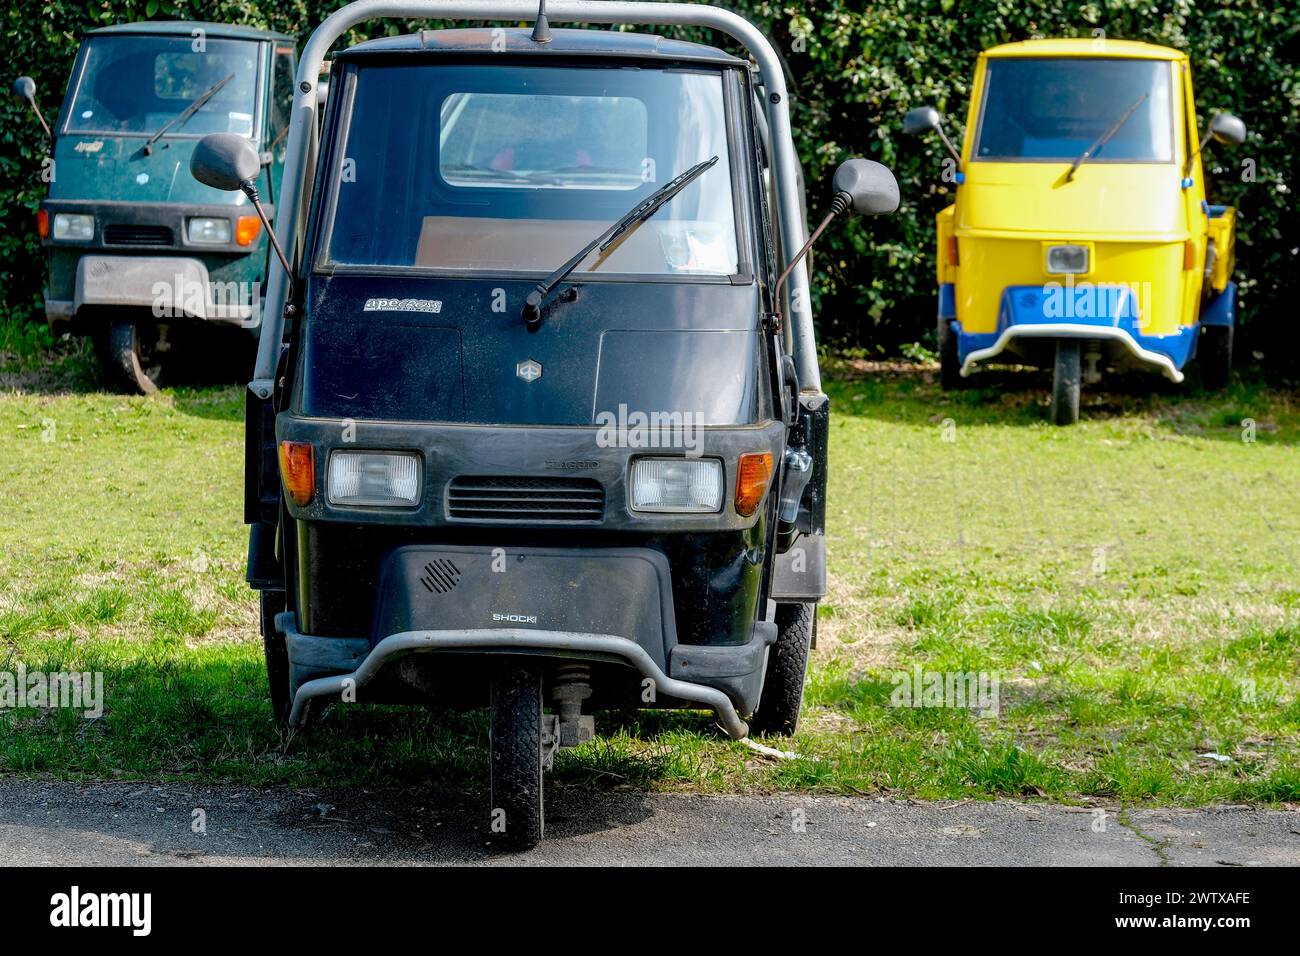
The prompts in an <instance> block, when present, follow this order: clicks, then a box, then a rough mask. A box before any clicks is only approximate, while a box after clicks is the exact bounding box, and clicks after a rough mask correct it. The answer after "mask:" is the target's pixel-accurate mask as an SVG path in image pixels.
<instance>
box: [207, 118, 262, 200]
mask: <svg viewBox="0 0 1300 956" xmlns="http://www.w3.org/2000/svg"><path fill="white" fill-rule="evenodd" d="M261 170H262V160H261V158H260V157H259V156H258V155H257V150H255V149H253V144H252V143H250V142H249V141H248V140H246V139H244V137H242V136H239V135H236V134H235V133H209V134H208V135H207V136H204V137H203V138H202V139H201V140H199V145H197V146H195V147H194V153H193V154H192V155H191V156H190V175H192V176H193V177H194V178H195V179H197V180H198V181H199V182H201V183H203V185H205V186H211V187H212V188H213V189H220V190H223V191H225V192H234V191H235V190H237V189H241V188H243V185H244V183H246V182H248V181H249V180H256V179H257V174H258V173H259V172H261Z"/></svg>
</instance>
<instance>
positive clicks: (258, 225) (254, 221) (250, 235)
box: [235, 216, 262, 246]
mask: <svg viewBox="0 0 1300 956" xmlns="http://www.w3.org/2000/svg"><path fill="white" fill-rule="evenodd" d="M261 232H262V220H260V219H258V218H257V217H256V216H240V217H239V218H238V219H236V220H235V242H237V243H239V244H240V245H241V246H251V245H252V244H253V243H255V242H256V241H257V237H258V236H259V235H260V234H261Z"/></svg>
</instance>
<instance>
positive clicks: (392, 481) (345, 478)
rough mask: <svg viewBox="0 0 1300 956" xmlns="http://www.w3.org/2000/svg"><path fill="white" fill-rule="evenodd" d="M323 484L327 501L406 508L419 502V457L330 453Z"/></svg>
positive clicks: (378, 452) (343, 452)
mask: <svg viewBox="0 0 1300 956" xmlns="http://www.w3.org/2000/svg"><path fill="white" fill-rule="evenodd" d="M325 487H326V489H327V494H328V495H329V500H330V504H335V505H391V506H395V507H410V506H412V505H416V504H419V502H420V456H419V455H416V454H412V453H409V452H382V451H336V452H334V453H332V454H331V455H330V464H329V474H328V475H327V476H326V481H325Z"/></svg>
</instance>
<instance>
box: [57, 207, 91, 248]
mask: <svg viewBox="0 0 1300 956" xmlns="http://www.w3.org/2000/svg"><path fill="white" fill-rule="evenodd" d="M53 235H54V238H55V239H69V240H76V241H82V242H87V241H89V240H91V239H93V238H95V217H94V216H83V215H78V214H75V213H67V212H58V213H55V214H54V230H53Z"/></svg>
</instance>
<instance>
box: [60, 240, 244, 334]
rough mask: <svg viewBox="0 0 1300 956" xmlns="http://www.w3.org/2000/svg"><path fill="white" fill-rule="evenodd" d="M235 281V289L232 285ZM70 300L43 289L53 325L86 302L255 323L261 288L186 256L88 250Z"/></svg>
mask: <svg viewBox="0 0 1300 956" xmlns="http://www.w3.org/2000/svg"><path fill="white" fill-rule="evenodd" d="M228 286H231V287H232V288H228ZM72 292H73V297H72V298H71V299H59V298H54V297H52V296H51V295H50V292H49V291H48V290H47V291H46V293H45V318H46V321H47V322H49V323H50V325H55V324H56V323H58V322H65V321H70V320H73V319H75V318H76V317H77V314H78V313H79V312H80V311H81V310H82V309H83V308H85V307H87V306H96V307H108V308H112V309H115V310H118V309H122V310H140V311H143V310H148V311H149V313H150V314H151V315H153V316H154V317H155V318H158V319H164V318H169V319H178V318H185V319H200V320H203V321H210V322H225V323H231V324H236V325H243V326H246V327H250V328H255V327H256V326H257V325H258V321H259V317H260V315H261V305H262V304H261V291H260V286H256V284H254V285H251V286H249V287H248V288H246V289H243V288H240V287H239V284H238V283H214V282H213V281H212V279H211V278H210V276H209V274H208V268H207V266H206V265H204V264H203V262H201V261H200V260H198V259H194V258H190V257H186V256H136V255H128V256H114V255H101V254H98V253H92V252H87V253H86V254H85V255H83V256H81V258H80V259H79V260H78V261H77V266H76V278H75V282H74V285H73V290H72Z"/></svg>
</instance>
